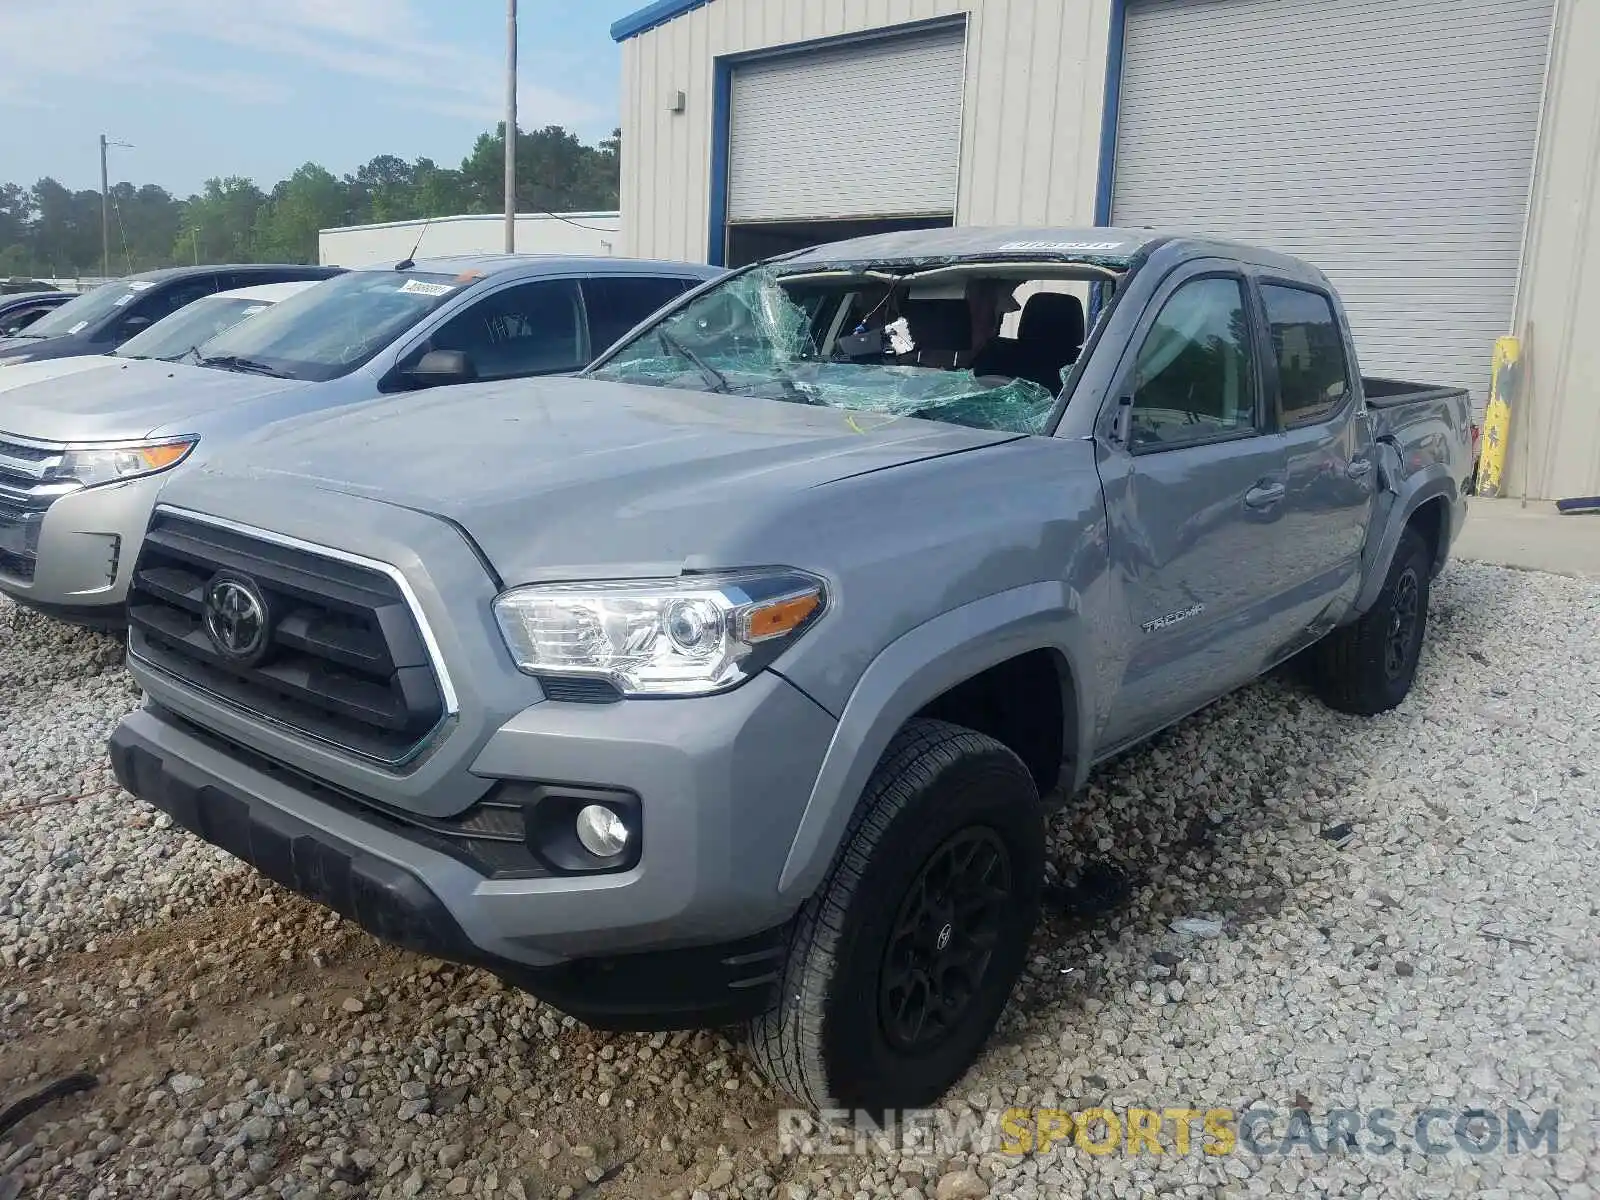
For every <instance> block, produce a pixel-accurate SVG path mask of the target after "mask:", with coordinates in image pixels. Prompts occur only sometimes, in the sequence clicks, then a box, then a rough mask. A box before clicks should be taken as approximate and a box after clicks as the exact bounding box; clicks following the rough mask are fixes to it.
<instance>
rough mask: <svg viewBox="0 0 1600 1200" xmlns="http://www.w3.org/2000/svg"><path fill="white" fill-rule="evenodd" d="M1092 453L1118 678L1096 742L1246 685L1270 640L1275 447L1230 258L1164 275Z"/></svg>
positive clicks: (1279, 559) (1278, 453)
mask: <svg viewBox="0 0 1600 1200" xmlns="http://www.w3.org/2000/svg"><path fill="white" fill-rule="evenodd" d="M1113 398H1114V400H1115V401H1116V402H1117V403H1116V405H1115V408H1116V411H1117V413H1118V418H1117V427H1118V431H1119V434H1120V436H1118V437H1115V438H1113V439H1110V441H1109V444H1107V446H1106V447H1105V451H1106V452H1105V453H1104V455H1103V456H1102V463H1101V477H1102V482H1103V484H1104V486H1105V497H1106V509H1107V516H1108V520H1109V523H1110V526H1109V536H1110V541H1111V545H1110V551H1111V561H1112V566H1113V571H1114V573H1115V577H1116V579H1117V582H1118V584H1119V585H1120V588H1121V594H1122V597H1123V602H1124V604H1125V606H1126V616H1125V620H1126V625H1125V627H1124V628H1125V642H1124V655H1125V661H1124V664H1123V671H1122V679H1121V682H1120V686H1119V687H1118V689H1117V696H1116V700H1115V702H1114V704H1113V705H1112V707H1111V710H1110V713H1109V716H1108V719H1107V727H1106V728H1105V729H1104V730H1103V731H1102V734H1101V739H1100V741H1101V744H1102V745H1104V746H1106V747H1108V748H1111V747H1114V746H1118V745H1122V744H1125V743H1127V742H1129V741H1132V740H1135V739H1137V738H1140V737H1143V736H1145V735H1147V734H1149V733H1150V732H1152V731H1154V730H1155V729H1158V728H1160V727H1161V726H1163V725H1166V724H1168V723H1170V722H1171V721H1173V720H1175V719H1177V718H1178V717H1181V716H1183V715H1184V714H1185V713H1187V712H1190V711H1192V710H1193V709H1195V708H1197V707H1199V706H1200V705H1202V704H1204V703H1206V702H1207V701H1208V700H1210V699H1212V698H1214V697H1215V696H1218V695H1221V694H1222V693H1223V692H1225V691H1227V690H1229V689H1230V688H1232V687H1235V686H1237V685H1238V684H1240V683H1242V682H1244V681H1245V680H1247V679H1249V678H1251V677H1252V676H1254V675H1255V674H1256V673H1257V672H1258V671H1259V670H1260V669H1261V668H1262V666H1263V663H1264V661H1265V660H1266V659H1267V658H1268V657H1269V656H1270V653H1271V647H1272V645H1273V644H1274V642H1275V641H1276V640H1277V639H1279V638H1281V637H1283V636H1284V635H1285V627H1284V620H1283V616H1282V613H1281V611H1280V609H1281V604H1282V597H1281V591H1282V587H1283V578H1284V572H1285V567H1286V563H1287V560H1288V559H1289V558H1290V557H1291V556H1292V555H1293V554H1294V547H1293V546H1291V545H1290V544H1289V542H1288V540H1287V539H1286V537H1285V535H1284V531H1283V530H1282V529H1281V527H1280V525H1279V518H1280V516H1281V513H1282V505H1283V500H1284V498H1285V496H1286V494H1287V487H1286V481H1285V456H1284V445H1283V439H1282V438H1281V437H1279V436H1278V435H1277V434H1276V433H1275V432H1274V431H1273V427H1272V418H1271V415H1270V409H1269V406H1268V405H1267V403H1266V402H1265V400H1266V397H1265V383H1264V378H1263V371H1262V354H1261V342H1260V329H1259V320H1258V318H1257V315H1256V312H1255V309H1254V302H1253V300H1252V294H1251V290H1250V286H1249V281H1248V280H1247V279H1246V278H1245V276H1244V275H1243V274H1242V273H1240V272H1239V271H1238V270H1237V268H1235V267H1234V266H1232V265H1231V264H1224V263H1207V262H1201V263H1195V264H1190V265H1189V266H1187V267H1184V268H1180V269H1179V270H1178V271H1176V272H1174V273H1173V275H1172V276H1170V277H1169V278H1168V279H1167V281H1166V282H1165V283H1164V284H1163V285H1162V287H1161V289H1160V290H1159V291H1158V292H1157V293H1156V295H1155V297H1154V299H1153V300H1152V301H1151V303H1150V304H1149V306H1148V307H1147V309H1146V311H1145V314H1144V316H1143V318H1142V319H1141V322H1140V325H1139V327H1138V329H1137V330H1136V332H1135V334H1134V337H1133V338H1132V340H1131V343H1130V346H1129V350H1128V352H1127V354H1126V355H1125V357H1124V360H1123V362H1122V364H1121V365H1120V367H1119V373H1118V383H1117V386H1116V390H1115V391H1114V393H1113Z"/></svg>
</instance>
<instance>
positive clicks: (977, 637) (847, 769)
mask: <svg viewBox="0 0 1600 1200" xmlns="http://www.w3.org/2000/svg"><path fill="white" fill-rule="evenodd" d="M1080 613H1081V602H1080V597H1079V596H1078V594H1077V592H1076V591H1074V590H1073V589H1071V588H1069V587H1067V586H1066V585H1065V584H1064V583H1061V582H1052V583H1032V584H1026V585H1024V586H1022V587H1018V588H1012V589H1010V590H1008V591H1004V592H998V593H996V594H994V595H992V596H986V597H984V598H983V599H981V600H975V601H973V602H972V603H970V604H965V605H962V606H961V607H960V608H955V609H951V610H950V611H949V612H946V613H943V614H941V615H940V616H937V617H935V618H933V619H932V620H930V621H927V622H925V623H923V624H921V625H919V626H917V627H916V628H915V629H912V630H911V631H910V632H908V633H906V634H903V635H902V636H901V637H899V638H897V639H896V640H895V641H893V642H891V643H890V644H889V645H888V646H887V647H885V648H884V649H883V650H882V651H881V652H880V653H879V654H878V656H877V657H876V658H874V659H873V660H872V662H871V663H870V664H869V665H868V666H867V669H866V670H865V671H864V672H862V675H861V678H860V680H858V681H857V683H856V686H855V689H854V690H853V691H852V692H851V694H850V698H849V700H848V701H846V703H845V706H844V711H843V712H842V713H841V715H840V717H839V723H838V726H837V727H836V728H835V729H834V733H833V738H832V740H831V741H830V743H829V745H828V750H827V753H826V754H825V755H824V756H823V760H822V766H821V769H820V770H819V771H818V772H817V778H816V781H815V782H814V783H813V785H812V788H811V795H810V797H809V799H808V800H807V802H806V807H805V811H804V812H803V813H801V816H800V823H799V825H798V826H797V827H796V829H795V834H794V839H793V840H792V842H791V843H790V846H789V854H788V857H787V859H786V860H785V862H784V865H783V872H782V874H781V875H780V877H779V879H778V893H779V895H780V896H784V897H789V898H803V897H805V896H809V895H810V894H811V893H812V892H814V891H815V890H816V889H817V888H818V887H819V886H820V885H821V883H822V880H823V877H824V876H825V875H826V873H827V870H828V867H829V865H830V864H831V863H832V861H833V857H834V854H835V852H836V850H837V849H838V846H839V843H840V841H841V840H843V838H844V834H845V830H846V828H847V827H848V826H849V822H850V817H851V815H852V814H853V813H854V812H855V808H856V804H857V803H858V801H859V799H860V797H861V794H862V792H863V791H864V790H865V789H866V785H867V781H868V779H869V778H870V777H871V775H872V772H873V770H874V769H875V768H876V767H877V765H878V760H879V759H880V758H881V757H882V756H883V752H884V750H885V749H887V748H888V745H889V742H890V740H891V739H892V738H893V737H894V735H895V733H896V732H898V730H899V729H900V727H901V726H902V725H904V724H905V723H906V721H907V720H909V719H910V718H911V717H912V716H913V715H914V714H915V713H916V712H917V711H918V710H919V709H921V708H922V707H923V706H925V705H926V704H927V703H928V702H929V701H931V700H933V699H934V698H935V697H937V696H939V695H941V694H943V693H944V692H946V691H948V690H949V689H950V688H952V687H954V686H955V685H956V684H958V683H961V682H963V681H965V680H967V679H970V678H972V677H973V676H974V675H977V674H979V673H980V672H982V671H985V670H987V669H988V668H990V667H993V666H996V665H998V664H999V663H1002V662H1005V661H1006V660H1007V659H1011V658H1015V657H1016V656H1017V655H1019V654H1025V653H1027V652H1029V651H1031V650H1042V649H1049V650H1055V651H1058V652H1059V653H1060V654H1061V655H1062V656H1063V657H1064V658H1065V659H1066V663H1067V670H1068V674H1069V677H1070V680H1071V687H1072V689H1073V694H1074V699H1075V700H1076V704H1075V705H1074V706H1073V712H1074V714H1075V715H1076V719H1077V728H1076V729H1069V730H1064V731H1063V732H1064V734H1066V735H1067V736H1068V737H1069V739H1071V740H1070V741H1069V744H1070V745H1073V746H1076V747H1077V748H1078V752H1077V754H1076V755H1075V760H1076V761H1075V763H1074V766H1075V768H1076V771H1077V773H1078V778H1075V779H1073V780H1071V781H1070V783H1071V784H1072V786H1073V787H1074V788H1076V787H1077V786H1079V785H1080V784H1081V783H1082V776H1083V774H1084V773H1086V771H1087V766H1086V764H1087V761H1088V758H1089V753H1088V751H1089V748H1090V739H1091V730H1092V723H1093V710H1092V708H1091V706H1090V704H1089V703H1088V699H1087V697H1086V696H1085V695H1084V692H1083V685H1084V680H1085V675H1084V673H1083V671H1082V670H1081V669H1080V664H1082V663H1085V662H1088V661H1090V659H1089V657H1088V655H1087V638H1088V635H1087V631H1086V629H1085V627H1084V622H1083V620H1082V619H1081V616H1080ZM1069 719H1071V718H1070V717H1069Z"/></svg>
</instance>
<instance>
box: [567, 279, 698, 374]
mask: <svg viewBox="0 0 1600 1200" xmlns="http://www.w3.org/2000/svg"><path fill="white" fill-rule="evenodd" d="M696 282H697V281H696V280H693V279H683V278H678V277H674V276H664V275H596V276H593V277H591V278H588V279H585V280H584V281H583V307H584V312H585V314H586V315H587V317H588V321H589V347H590V351H591V354H590V357H591V358H597V357H599V355H600V354H601V352H602V351H604V350H607V349H609V348H610V347H611V346H613V345H615V344H616V343H617V342H618V341H620V340H621V339H622V336H623V335H624V334H625V333H627V332H628V331H629V330H630V329H632V328H633V327H634V326H636V325H638V324H639V323H640V322H641V321H643V320H644V319H645V318H646V317H648V316H649V315H650V314H651V313H653V312H655V311H656V310H657V309H659V308H661V307H662V306H663V305H665V304H667V303H669V302H670V301H673V300H676V299H677V298H678V297H679V296H681V295H683V293H684V292H686V291H687V290H688V289H689V288H691V287H693V286H694V285H695V283H696Z"/></svg>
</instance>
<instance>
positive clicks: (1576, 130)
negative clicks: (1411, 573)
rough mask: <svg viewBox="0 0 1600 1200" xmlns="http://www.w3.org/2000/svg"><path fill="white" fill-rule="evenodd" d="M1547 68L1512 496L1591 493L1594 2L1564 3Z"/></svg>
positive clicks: (1596, 229)
mask: <svg viewBox="0 0 1600 1200" xmlns="http://www.w3.org/2000/svg"><path fill="white" fill-rule="evenodd" d="M1561 20H1562V27H1561V28H1560V29H1558V30H1557V33H1556V39H1555V47H1556V49H1555V54H1554V57H1553V61H1552V62H1551V65H1550V85H1549V88H1548V91H1547V96H1548V100H1547V104H1548V107H1547V110H1546V112H1545V123H1544V129H1543V131H1542V135H1541V137H1542V141H1543V146H1542V148H1541V150H1540V156H1539V157H1540V171H1539V177H1538V180H1537V182H1536V184H1535V187H1534V205H1533V220H1532V224H1531V228H1530V230H1529V239H1528V259H1527V265H1526V268H1525V272H1524V275H1523V283H1522V292H1521V300H1520V304H1519V306H1518V314H1517V316H1518V324H1517V329H1516V331H1515V332H1517V333H1518V334H1520V335H1522V336H1523V337H1525V338H1527V339H1528V346H1527V349H1528V361H1529V375H1528V381H1529V384H1530V394H1529V396H1528V397H1527V403H1525V404H1524V405H1523V407H1522V411H1521V412H1514V413H1513V414H1512V419H1511V447H1510V459H1509V461H1508V462H1507V481H1508V484H1509V488H1510V492H1511V493H1512V494H1519V495H1520V494H1521V493H1522V492H1523V491H1524V484H1526V492H1527V494H1528V495H1530V496H1535V497H1538V498H1541V499H1547V500H1558V499H1562V498H1564V497H1568V496H1595V495H1600V336H1597V331H1600V5H1596V4H1593V3H1587V2H1582V3H1579V2H1572V0H1568V2H1567V3H1565V4H1564V5H1563V13H1562V17H1561Z"/></svg>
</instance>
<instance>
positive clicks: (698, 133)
mask: <svg viewBox="0 0 1600 1200" xmlns="http://www.w3.org/2000/svg"><path fill="white" fill-rule="evenodd" d="M960 13H966V14H967V37H968V42H967V57H966V72H965V82H964V87H963V92H964V100H963V104H962V122H961V166H960V180H959V186H958V189H957V198H956V220H957V222H958V223H961V224H969V225H987V224H997V225H1003V224H1030V225H1046V224H1060V225H1080V224H1089V223H1091V222H1092V221H1093V219H1094V192H1095V180H1096V177H1097V158H1096V155H1097V147H1098V142H1099V137H1100V107H1101V94H1102V85H1103V81H1104V72H1105V53H1106V33H1107V28H1108V26H1109V22H1110V16H1109V14H1110V0H804V2H803V3H801V2H796V0H712V3H710V4H707V5H706V6H705V7H703V8H697V9H694V10H692V11H690V12H688V13H685V14H684V15H683V16H681V17H679V18H677V19H676V20H673V21H670V22H668V23H667V24H665V25H662V26H659V27H657V28H655V29H652V30H650V31H648V32H647V33H644V34H641V35H640V36H639V37H636V38H631V39H629V40H628V41H627V42H625V43H623V59H622V61H623V72H624V76H625V78H624V81H623V98H624V102H623V108H622V158H623V164H622V212H623V228H624V230H625V232H626V239H627V241H626V245H627V251H626V252H627V253H629V254H633V255H639V256H648V257H661V258H681V259H689V260H693V261H699V262H703V261H705V258H706V250H707V228H708V224H709V221H710V179H711V159H710V155H711V141H710V134H711V108H712V100H713V96H712V82H713V78H712V76H713V60H714V59H715V58H716V56H718V55H729V54H739V53H744V52H747V51H753V50H765V49H771V48H773V47H777V46H782V45H786V44H791V43H794V42H798V41H803V40H806V39H812V38H821V37H834V36H838V35H841V34H847V33H860V32H865V31H867V30H877V29H887V28H890V27H893V26H898V25H904V24H907V23H909V22H913V21H923V20H929V19H932V18H935V17H947V16H953V15H957V14H960ZM679 90H681V91H682V92H683V93H684V97H685V104H686V111H685V112H684V113H683V114H681V115H677V114H673V113H670V112H668V111H667V109H668V100H669V99H670V97H671V95H672V93H673V92H674V91H679ZM881 116H882V117H883V119H885V120H889V121H892V120H894V119H895V116H896V114H894V113H887V114H881ZM795 153H796V154H797V155H803V154H805V153H806V148H805V147H797V148H796V151H795Z"/></svg>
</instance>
